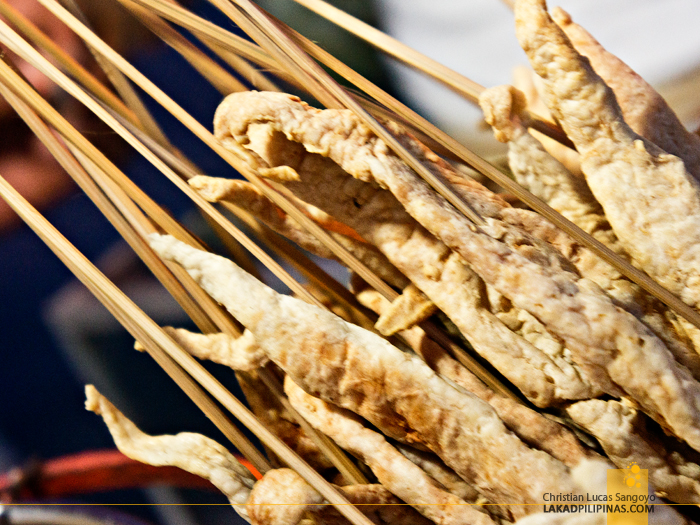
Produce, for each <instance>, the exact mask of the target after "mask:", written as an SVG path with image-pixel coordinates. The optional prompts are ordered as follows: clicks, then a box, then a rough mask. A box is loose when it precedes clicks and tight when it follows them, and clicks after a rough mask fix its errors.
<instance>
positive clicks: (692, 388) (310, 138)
mask: <svg viewBox="0 0 700 525" xmlns="http://www.w3.org/2000/svg"><path fill="white" fill-rule="evenodd" d="M519 5H520V4H519ZM545 15H546V13H545ZM552 25H554V26H555V27H556V25H555V24H553V23H552ZM557 31H560V30H559V29H558V28H557ZM241 95H244V96H242V97H241V98H240V99H239V98H238V97H237V96H236V95H232V96H229V97H228V98H227V100H228V101H229V102H228V103H227V104H226V105H222V106H220V107H219V110H217V116H216V118H215V123H216V125H217V134H218V136H219V137H221V138H222V140H223V142H224V143H225V144H228V142H230V141H232V140H233V141H235V140H236V139H235V137H238V138H239V139H240V140H241V142H242V143H245V144H247V145H248V146H250V144H251V141H252V138H251V137H250V136H243V135H242V134H244V133H245V131H246V129H247V128H248V127H249V126H251V125H252V123H256V124H255V125H256V126H261V125H265V126H272V128H273V129H277V130H279V131H280V132H283V133H284V134H286V135H287V137H288V138H290V139H293V140H298V141H300V142H301V143H302V144H304V148H306V149H307V150H308V151H311V152H317V153H321V154H325V155H329V156H330V158H331V159H333V160H334V161H335V162H338V163H339V167H341V168H342V169H344V170H347V172H348V173H350V174H351V175H352V176H353V177H355V178H356V179H357V183H360V181H368V182H376V183H377V184H380V185H382V186H384V187H386V188H388V189H389V190H390V191H391V193H392V194H393V195H394V196H395V197H396V198H397V199H398V200H399V201H400V202H401V204H402V205H403V206H404V207H405V208H406V211H408V213H409V214H411V215H412V216H413V217H414V218H415V219H416V220H417V221H418V222H419V223H421V224H422V225H423V226H424V227H426V228H427V229H428V230H430V232H431V233H433V234H434V235H435V236H436V237H438V238H439V239H440V240H441V241H442V242H444V243H445V245H447V246H448V247H450V248H452V249H453V250H454V251H455V252H457V253H458V254H459V255H461V256H462V257H463V258H464V260H466V261H468V262H469V264H470V265H471V266H472V267H473V268H474V270H475V271H476V272H477V273H478V275H479V276H480V277H481V278H482V279H483V280H484V281H485V282H486V283H488V284H490V285H491V286H493V287H494V288H495V289H496V290H498V291H499V293H501V294H503V295H504V296H506V297H507V298H508V299H510V300H511V301H512V302H513V304H514V305H515V306H516V307H518V308H521V309H524V310H526V311H527V312H529V313H530V314H532V315H533V316H534V317H535V318H537V319H539V320H540V321H541V322H542V323H543V324H544V325H545V326H546V327H547V329H548V330H549V331H551V332H552V333H553V334H554V335H556V336H558V337H560V338H561V339H562V340H563V341H564V342H565V343H566V347H567V349H569V350H570V351H571V356H572V358H573V359H574V361H575V362H576V363H577V365H578V368H579V369H580V370H582V371H584V373H585V374H586V377H587V378H594V379H595V383H596V384H597V385H600V386H601V387H602V388H603V389H604V390H605V391H606V392H607V393H609V394H611V395H615V396H619V395H620V393H621V390H624V391H625V392H627V394H628V395H630V396H631V397H633V398H634V399H635V400H636V401H637V402H638V403H640V405H642V406H643V407H644V409H645V411H646V412H647V413H648V414H650V415H651V416H652V417H654V418H655V419H657V420H658V421H660V422H662V424H663V425H664V426H665V427H666V428H668V429H671V430H672V431H673V432H674V433H675V434H676V435H677V436H678V437H680V438H681V439H684V440H686V441H687V442H688V443H689V444H690V445H691V446H693V448H696V449H698V450H700V423H699V422H700V384H698V383H697V382H696V381H695V380H694V379H693V378H692V376H691V375H690V373H689V372H688V370H687V369H685V368H684V367H682V366H679V365H677V363H676V362H675V361H674V358H673V356H672V355H671V353H670V352H669V350H668V348H667V347H666V346H665V345H664V343H663V342H662V341H661V340H660V339H659V338H658V337H656V336H655V335H654V334H653V333H652V332H651V331H650V330H649V329H648V328H647V327H646V326H645V325H643V324H642V323H641V322H639V321H638V320H637V319H636V318H635V317H634V316H632V315H631V314H629V313H627V312H625V311H624V310H621V309H620V308H618V307H617V306H616V305H615V304H614V303H613V302H612V301H611V299H610V298H609V297H608V296H607V295H606V294H605V293H604V292H602V290H601V289H600V288H599V287H598V286H597V285H596V284H595V283H593V282H592V281H590V280H588V279H581V278H579V277H578V276H577V275H576V274H575V273H573V272H570V271H565V270H564V268H563V265H562V261H561V258H563V257H561V254H559V255H560V257H561V258H560V257H556V256H554V255H552V254H551V253H549V252H546V251H544V252H543V251H541V245H542V244H545V243H544V242H543V241H542V242H541V243H538V242H532V237H528V236H527V235H525V234H520V233H518V231H519V230H516V229H515V228H509V227H507V226H506V225H505V223H504V222H502V221H500V220H495V219H490V218H486V225H484V226H480V230H479V231H474V228H473V225H471V224H470V223H468V221H467V220H466V219H465V218H464V217H463V216H462V215H461V214H459V213H458V212H457V211H456V210H455V209H454V208H452V207H451V206H450V205H449V204H447V202H446V201H445V200H444V199H443V198H442V197H440V196H439V195H437V194H436V193H435V192H433V191H432V190H431V189H430V188H429V187H428V186H427V184H425V182H423V181H422V180H421V179H420V178H419V177H418V176H417V175H416V174H415V173H414V172H413V171H412V170H410V169H409V168H408V167H407V166H406V165H405V164H404V163H403V162H401V161H400V160H399V159H398V157H395V156H393V155H392V154H391V153H390V152H389V151H388V148H387V146H386V145H385V144H384V143H383V141H381V140H379V139H378V138H377V137H375V136H373V135H372V134H371V132H370V131H369V130H368V129H367V128H365V127H364V126H363V125H362V124H360V123H359V122H358V121H357V120H356V118H355V117H353V115H352V114H351V113H349V112H342V111H337V110H326V111H323V112H321V111H318V110H312V109H307V107H306V106H305V105H304V104H302V103H300V102H299V101H298V99H295V98H293V97H289V96H286V97H285V96H284V95H282V96H279V95H276V94H266V95H267V96H262V95H261V94H255V93H247V94H241ZM273 95H275V96H273ZM256 98H257V99H259V100H256ZM234 100H237V101H238V102H240V103H236V102H234ZM262 122H264V124H262ZM269 134H270V132H269V131H268V135H269ZM281 134H282V133H280V135H281ZM265 145H267V146H268V147H269V144H268V143H264V144H262V146H263V147H265ZM236 147H237V148H239V149H240V148H241V147H242V146H241V145H237V146H236ZM287 149H290V150H293V151H294V155H295V156H296V158H295V160H294V161H295V162H297V163H303V162H307V161H308V162H315V161H314V160H313V159H312V158H311V156H304V151H303V149H301V150H298V149H293V148H287ZM288 154H289V152H284V155H288ZM247 155H248V156H249V157H250V158H251V159H253V160H250V162H257V163H258V165H261V166H276V165H278V164H277V161H278V160H279V158H280V157H281V154H280V152H276V151H272V150H264V149H259V150H255V151H248V152H247ZM263 159H265V160H263ZM292 167H294V169H295V171H296V172H297V173H298V174H300V173H301V172H302V171H306V170H305V169H302V167H303V166H300V165H299V164H293V165H292ZM330 178H332V177H330ZM300 179H301V177H300ZM323 179H324V180H321V181H318V182H315V184H314V189H315V190H316V191H317V192H319V193H320V194H321V195H323V198H325V199H328V198H329V195H331V194H333V192H338V188H340V187H342V191H343V192H344V193H346V194H350V195H353V199H354V201H353V202H354V203H355V207H356V208H358V207H360V208H361V209H359V210H357V211H358V214H359V212H360V211H365V210H366V211H368V212H371V211H377V210H376V208H375V210H372V208H373V207H374V206H375V205H376V204H378V202H377V199H376V198H375V199H374V200H372V198H373V197H375V196H376V195H377V193H378V190H377V189H376V188H373V187H372V185H370V184H365V185H364V186H363V187H362V188H361V189H360V188H357V187H355V188H353V185H352V184H351V183H350V182H345V183H344V184H343V185H342V186H336V187H335V188H334V189H331V188H332V187H333V186H332V184H329V183H328V181H327V180H325V179H329V173H328V171H326V172H325V173H324V177H323ZM333 182H336V181H333ZM474 184H476V183H474ZM303 185H304V182H303V180H299V181H296V182H290V183H288V187H289V188H290V189H291V190H292V191H296V189H297V188H299V187H300V186H303ZM324 186H328V190H327V191H323V190H326V188H325V187H324ZM319 190H320V191H319ZM485 191H486V190H484V192H485ZM308 196H309V194H308V192H307V193H306V195H305V196H304V197H302V199H303V200H307V201H308V199H307V197H308ZM598 200H600V199H598ZM473 201H474V202H473V203H470V204H472V207H473V208H477V207H478V206H489V205H491V201H487V200H486V199H484V198H481V197H480V195H477V194H475V195H474V196H473ZM310 202H311V203H312V204H314V205H317V206H319V207H323V203H318V202H314V201H313V200H312V201H310ZM363 203H369V204H371V205H365V206H362V204H363ZM379 209H380V210H381V208H379ZM391 210H392V211H391V213H392V215H394V216H395V215H397V213H398V212H397V211H395V210H394V209H393V208H391ZM382 211H383V210H382ZM333 215H334V216H336V217H337V218H338V219H340V220H342V221H343V222H346V220H347V217H345V216H342V217H341V216H340V215H338V214H336V212H335V210H334V212H333ZM482 215H485V214H483V213H482ZM382 218H384V217H382ZM368 219H369V217H368ZM611 224H612V221H611ZM350 226H352V227H355V228H356V229H358V232H359V233H360V234H361V235H363V237H365V238H367V239H368V240H371V241H372V242H373V243H374V244H376V245H378V246H379V245H380V243H378V242H376V240H375V239H374V238H371V236H368V235H365V233H364V231H361V229H360V226H359V225H356V224H355V223H354V222H352V221H351V222H350ZM613 226H614V224H613ZM411 231H414V230H413V229H412V230H409V233H410V232H411ZM695 234H697V235H698V236H700V228H698V230H697V232H696V233H695ZM375 237H377V236H376V235H375ZM618 237H619V233H618ZM698 248H700V245H699V246H698ZM380 249H381V248H380ZM382 251H383V252H384V253H385V254H386V255H387V257H389V259H390V260H392V262H393V263H394V264H395V265H396V266H397V267H399V268H401V270H402V271H403V272H404V273H405V274H406V275H409V273H408V272H407V271H406V269H405V268H403V267H402V266H401V265H400V264H398V263H397V261H396V260H395V259H392V257H391V256H390V255H389V254H388V253H387V251H386V250H384V249H383V250H382ZM413 253H414V254H416V253H417V252H416V251H415V250H414V251H413ZM633 255H634V254H633ZM414 258H415V255H414ZM410 278H411V280H412V281H413V282H414V283H415V284H416V285H417V286H419V288H421V289H422V290H423V291H424V292H425V293H426V294H427V295H428V296H429V297H431V299H432V300H433V301H434V302H435V304H437V305H438V306H439V307H440V308H441V309H443V310H444V308H443V307H442V306H441V305H440V302H439V301H438V300H437V299H436V297H433V296H432V295H431V294H430V292H429V291H428V290H426V289H425V288H424V287H423V286H422V285H421V283H419V282H417V281H416V280H415V279H414V278H413V276H411V277H410ZM453 321H454V319H453Z"/></svg>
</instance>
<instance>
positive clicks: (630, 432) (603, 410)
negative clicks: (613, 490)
mask: <svg viewBox="0 0 700 525" xmlns="http://www.w3.org/2000/svg"><path fill="white" fill-rule="evenodd" d="M567 412H568V414H569V415H570V416H571V417H572V419H573V420H574V421H576V423H578V424H579V425H581V426H582V427H583V428H584V429H585V430H587V431H588V432H590V433H591V434H593V435H594V436H595V437H596V439H598V441H600V444H601V445H602V446H603V449H604V450H605V453H606V454H607V456H608V457H609V458H610V460H611V461H612V462H613V463H615V465H617V466H618V467H619V468H627V466H628V465H629V464H630V463H631V462H633V461H634V462H637V464H638V465H644V468H646V469H649V482H650V483H651V484H652V485H653V486H654V488H655V489H656V490H658V491H660V492H661V493H662V494H664V495H665V497H667V498H668V499H670V500H671V501H675V502H677V503H698V502H700V466H698V465H697V464H696V463H693V462H692V461H689V460H687V459H685V458H684V457H683V455H682V454H681V453H680V452H673V451H671V452H669V451H668V450H666V448H665V447H664V445H663V444H662V443H661V441H659V440H658V439H655V438H654V437H652V436H651V435H650V434H649V433H648V432H647V431H646V429H645V423H644V420H645V417H644V415H643V414H641V413H639V412H638V411H637V410H636V409H635V408H633V407H631V406H629V405H626V404H624V403H620V402H618V401H603V400H600V399H592V400H590V401H580V402H578V403H574V404H573V405H571V406H570V407H569V408H568V409H567Z"/></svg>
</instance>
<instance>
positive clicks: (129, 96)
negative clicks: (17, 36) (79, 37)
mask: <svg viewBox="0 0 700 525" xmlns="http://www.w3.org/2000/svg"><path fill="white" fill-rule="evenodd" d="M62 1H63V2H64V4H65V9H66V10H67V11H70V12H71V13H72V14H73V16H74V17H76V19H78V20H80V21H81V23H83V24H84V25H85V26H86V27H89V26H90V24H89V22H88V20H87V18H86V17H85V15H84V14H83V12H82V11H81V10H80V7H78V4H77V3H76V2H75V0H62ZM85 44H86V45H87V47H88V49H89V51H90V53H92V56H93V57H94V58H95V61H96V62H97V64H98V65H99V66H100V68H101V69H102V71H104V73H105V75H107V78H108V79H109V81H110V82H111V84H112V85H113V86H114V88H115V89H116V90H117V93H119V95H120V96H121V98H122V100H123V101H124V102H126V105H127V106H128V107H129V108H130V109H131V111H133V113H134V114H135V115H136V117H137V118H138V119H139V122H140V123H141V125H142V127H143V129H144V131H146V132H147V133H148V134H149V135H150V136H151V137H153V138H154V139H155V140H157V141H158V142H160V143H161V144H162V145H163V146H167V145H168V144H169V143H168V139H167V137H166V136H165V134H164V133H163V132H162V131H161V129H160V126H158V124H157V123H156V121H155V119H154V118H153V116H152V115H151V113H150V112H149V111H148V109H147V108H146V106H145V105H144V104H143V102H142V101H141V98H140V97H139V95H138V94H137V93H136V90H134V88H133V87H132V86H131V84H129V81H128V80H127V79H126V78H125V77H124V75H122V74H121V72H119V71H118V70H117V69H116V68H115V67H114V66H113V65H112V64H110V63H109V61H108V60H105V58H104V57H103V56H102V54H101V53H100V52H99V51H97V50H96V49H95V48H94V47H92V46H91V45H90V44H89V43H88V42H86V43H85Z"/></svg>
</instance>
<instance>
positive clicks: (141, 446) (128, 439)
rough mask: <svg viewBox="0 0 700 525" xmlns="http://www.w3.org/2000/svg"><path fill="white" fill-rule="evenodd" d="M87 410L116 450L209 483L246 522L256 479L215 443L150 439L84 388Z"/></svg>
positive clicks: (188, 436) (197, 438) (193, 437)
mask: <svg viewBox="0 0 700 525" xmlns="http://www.w3.org/2000/svg"><path fill="white" fill-rule="evenodd" d="M85 396H86V401H85V408H87V409H88V410H89V411H91V412H94V413H96V414H98V415H100V416H102V419H104V422H105V423H106V424H107V428H108V429H109V432H110V434H112V437H113V438H114V442H115V444H116V445H117V448H119V450H120V451H121V452H122V453H123V454H124V455H126V456H128V457H130V458H131V459H135V460H136V461H141V462H142V463H147V464H149V465H155V466H164V465H169V466H174V467H179V468H181V469H183V470H186V471H187V472H191V473H192V474H196V475H197V476H201V477H203V478H205V479H207V480H209V481H210V482H211V483H212V485H214V486H215V487H216V488H218V489H219V490H220V491H221V492H222V493H223V494H224V495H225V496H226V497H227V498H228V500H229V501H230V502H231V505H232V506H233V508H234V509H235V510H236V512H238V514H240V515H241V516H242V517H243V518H245V519H246V520H247V519H248V517H247V513H246V510H245V505H244V504H245V503H246V501H247V500H248V497H249V495H250V489H251V488H252V486H253V484H254V482H255V478H254V477H253V475H252V474H251V473H250V472H249V471H248V470H247V469H246V468H245V467H243V465H241V464H240V463H239V462H238V460H236V458H235V457H234V456H233V455H231V453H230V452H229V451H228V450H226V449H225V448H224V447H222V446H221V445H219V444H218V443H216V442H215V441H213V440H211V439H209V438H207V437H205V436H202V435H201V434H193V433H190V432H182V433H180V434H177V435H175V436H149V435H148V434H144V433H143V432H141V431H140V430H139V429H138V428H137V427H136V425H134V424H133V423H132V422H131V421H130V420H129V419H127V418H126V417H125V416H124V415H123V414H122V413H121V412H119V410H117V409H116V407H115V406H114V405H113V404H112V403H110V402H109V401H108V400H107V398H105V397H104V396H103V395H102V394H100V393H99V392H98V391H97V389H96V388H95V387H94V386H92V385H87V386H86V387H85Z"/></svg>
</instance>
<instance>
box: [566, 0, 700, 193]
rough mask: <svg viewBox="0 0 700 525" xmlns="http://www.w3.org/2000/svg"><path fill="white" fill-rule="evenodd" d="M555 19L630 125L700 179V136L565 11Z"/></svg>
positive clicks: (654, 91)
mask: <svg viewBox="0 0 700 525" xmlns="http://www.w3.org/2000/svg"><path fill="white" fill-rule="evenodd" d="M552 18H553V19H554V21H555V22H556V23H557V25H558V26H559V27H561V28H562V30H563V31H564V33H566V36H567V37H568V38H569V40H570V41H571V43H572V44H573V46H574V47H575V48H576V51H578V52H579V53H581V54H582V55H583V56H585V57H586V58H587V59H588V60H589V61H590V63H591V66H592V67H593V70H594V71H595V72H596V73H597V74H598V75H600V78H602V79H603V81H604V82H605V83H606V84H607V85H608V86H609V87H610V89H612V91H613V93H615V98H616V99H617V103H618V104H619V105H620V109H621V110H622V117H623V118H624V120H625V122H626V123H627V124H628V125H629V126H630V128H632V129H633V130H634V131H635V133H637V134H639V135H641V136H642V137H645V138H647V139H649V140H650V141H651V142H653V143H654V144H656V145H657V146H659V147H660V148H661V149H662V150H664V151H665V152H666V153H670V154H671V155H675V156H676V157H679V158H680V159H681V160H682V161H683V163H684V164H685V168H686V170H688V172H689V173H691V174H692V175H693V176H694V177H695V178H696V179H698V178H699V177H700V137H698V136H697V135H695V134H694V133H691V132H690V131H688V130H687V129H685V127H684V126H683V124H682V123H681V121H680V120H679V119H678V117H677V116H676V114H675V113H674V112H673V110H672V109H671V108H670V107H669V105H668V104H667V103H666V101H665V100H664V99H663V97H662V96H661V95H659V94H658V93H657V92H656V90H655V89H654V88H653V87H651V86H650V85H649V84H648V83H647V82H646V81H645V80H644V79H643V78H642V77H640V76H639V75H638V74H637V73H635V72H634V71H633V70H632V68H630V67H629V66H628V65H627V64H625V63H624V62H623V61H622V60H620V59H619V58H617V57H616V56H615V55H613V54H612V53H609V52H608V51H606V50H605V49H604V48H603V46H601V45H600V43H599V42H598V41H597V40H596V39H595V38H593V36H592V35H591V34H590V33H589V32H588V31H586V30H585V29H584V28H582V27H581V26H580V25H578V24H576V23H574V21H573V20H572V19H571V16H570V15H569V14H568V13H567V12H566V11H564V10H563V9H561V8H560V7H555V8H554V9H552Z"/></svg>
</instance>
